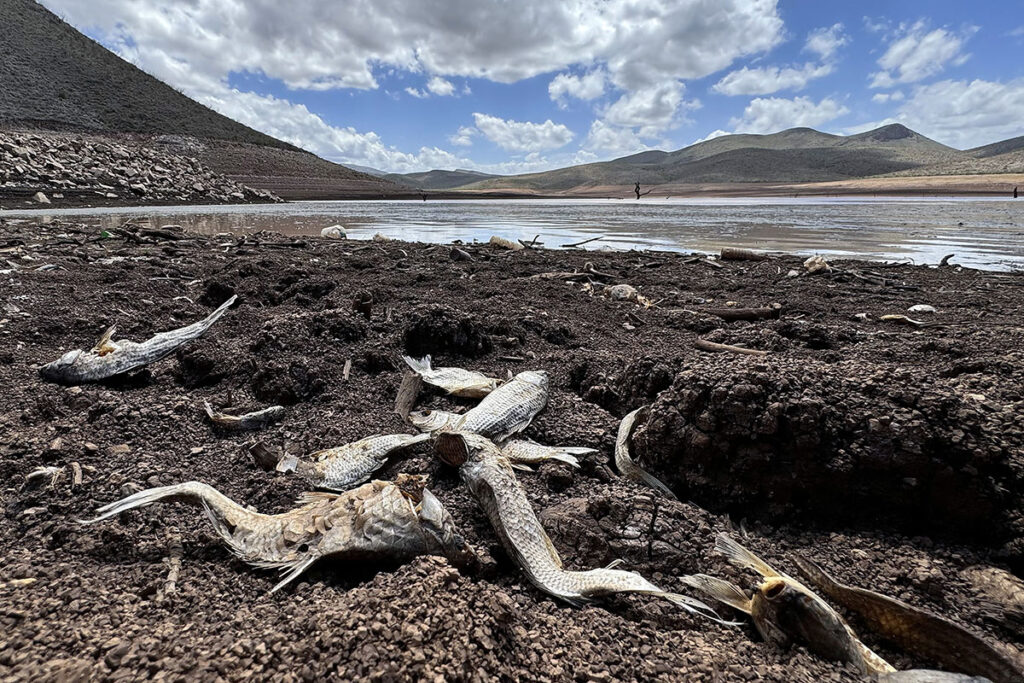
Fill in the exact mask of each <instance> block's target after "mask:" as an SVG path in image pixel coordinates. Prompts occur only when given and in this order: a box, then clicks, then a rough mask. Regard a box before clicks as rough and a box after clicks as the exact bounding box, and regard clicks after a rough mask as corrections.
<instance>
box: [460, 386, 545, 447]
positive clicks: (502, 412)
mask: <svg viewBox="0 0 1024 683" xmlns="http://www.w3.org/2000/svg"><path fill="white" fill-rule="evenodd" d="M547 403H548V373H546V372H544V371H543V370H528V371H526V372H520V373H519V374H518V375H516V376H515V377H513V378H512V379H511V380H509V381H508V382H507V383H505V384H503V385H502V386H500V387H498V388H497V389H495V390H494V391H492V392H491V393H490V394H488V395H487V396H485V397H484V399H483V400H482V401H480V403H479V404H478V405H477V406H475V407H474V408H473V409H472V410H470V411H468V412H467V413H466V414H465V415H463V416H462V418H461V419H459V420H458V421H457V422H456V423H455V424H454V425H452V428H453V429H455V430H457V431H463V432H474V433H476V434H482V435H484V436H486V437H487V438H489V439H494V440H495V441H504V440H505V439H507V438H508V437H510V436H512V435H513V434H517V433H519V432H521V431H523V430H524V429H526V428H527V427H529V426H530V422H532V421H533V418H534V417H536V415H537V413H539V412H540V411H542V410H544V406H546V405H547Z"/></svg>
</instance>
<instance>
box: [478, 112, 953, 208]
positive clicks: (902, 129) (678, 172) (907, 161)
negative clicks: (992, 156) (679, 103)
mask: <svg viewBox="0 0 1024 683" xmlns="http://www.w3.org/2000/svg"><path fill="white" fill-rule="evenodd" d="M964 154H965V153H964V152H960V151H959V150H955V149H953V148H952V147H947V146H945V145H942V144H940V143H938V142H935V141H934V140H931V139H929V138H926V137H924V136H923V135H920V134H918V133H915V132H914V131H912V130H910V129H909V128H907V127H906V126H902V125H899V124H893V125H889V126H883V127H882V128H878V129H876V130H871V131H868V132H865V133H859V134H857V135H848V136H843V135H831V134H828V133H822V132H819V131H816V130H812V129H810V128H792V129H789V130H784V131H782V132H779V133H773V134H771V135H745V134H744V135H723V136H721V137H717V138H713V139H711V140H706V141H704V142H698V143H697V144H694V145H690V146H689V147H684V148H683V149H680V150H676V151H674V152H662V151H657V150H654V151H647V152H641V153H639V154H634V155H631V156H627V157H622V158H620V159H615V160H613V161H606V162H599V163H593V164H584V165H582V166H571V167H569V168H562V169H557V170H554V171H548V172H545V173H532V174H527V175H519V176H508V177H503V178H493V179H490V180H486V181H482V182H476V183H473V184H471V185H468V186H467V189H496V188H520V189H529V190H535V191H541V192H543V191H565V190H570V189H572V188H579V187H587V186H602V185H632V184H633V183H634V182H640V183H641V184H642V185H660V184H665V183H723V182H725V183H729V182H732V183H758V182H775V183H779V182H814V181H823V180H845V179H849V178H865V177H869V176H876V175H883V174H889V173H895V172H900V171H906V170H909V169H914V168H918V167H922V166H928V165H936V164H942V163H948V162H951V161H955V160H957V159H959V158H961V157H962V156H963V155H964Z"/></svg>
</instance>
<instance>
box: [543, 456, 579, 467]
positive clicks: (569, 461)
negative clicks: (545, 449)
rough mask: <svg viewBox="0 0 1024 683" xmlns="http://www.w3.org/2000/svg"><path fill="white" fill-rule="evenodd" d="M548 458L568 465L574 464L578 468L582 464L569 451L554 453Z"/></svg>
mask: <svg viewBox="0 0 1024 683" xmlns="http://www.w3.org/2000/svg"><path fill="white" fill-rule="evenodd" d="M548 460H557V461H559V462H564V463H565V464H567V465H572V466H573V467H576V468H579V466H580V461H579V460H577V459H576V457H575V456H572V455H569V454H568V453H562V452H558V453H552V454H551V456H550V457H548Z"/></svg>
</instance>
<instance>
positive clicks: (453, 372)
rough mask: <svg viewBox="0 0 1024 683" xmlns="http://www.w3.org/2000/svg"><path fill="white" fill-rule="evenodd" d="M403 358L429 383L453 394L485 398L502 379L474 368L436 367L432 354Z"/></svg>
mask: <svg viewBox="0 0 1024 683" xmlns="http://www.w3.org/2000/svg"><path fill="white" fill-rule="evenodd" d="M402 360H404V361H405V364H406V365H408V366H409V367H410V368H411V369H412V371H413V372H415V373H417V374H418V375H419V376H420V377H422V378H423V381H424V382H426V383H427V384H432V385H434V386H435V387H439V388H441V389H444V390H445V391H446V392H448V393H449V394H452V395H453V396H462V397H463V398H483V397H484V396H486V395H487V394H489V393H491V392H492V391H494V390H495V388H497V386H498V385H499V384H500V383H501V380H499V379H494V378H493V377H488V376H487V375H484V374H482V373H479V372H474V371H473V370H464V369H462V368H434V367H431V365H430V356H424V357H423V358H421V359H420V360H416V359H415V358H411V357H409V356H402Z"/></svg>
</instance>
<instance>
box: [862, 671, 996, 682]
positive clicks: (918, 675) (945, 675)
mask: <svg viewBox="0 0 1024 683" xmlns="http://www.w3.org/2000/svg"><path fill="white" fill-rule="evenodd" d="M875 683H992V682H991V681H990V680H988V679H987V678H982V677H980V676H967V675H965V674H951V673H949V672H948V671H932V670H930V669H908V670H907V671H894V672H893V673H888V674H882V675H881V676H879V677H878V678H876V679H875Z"/></svg>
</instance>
